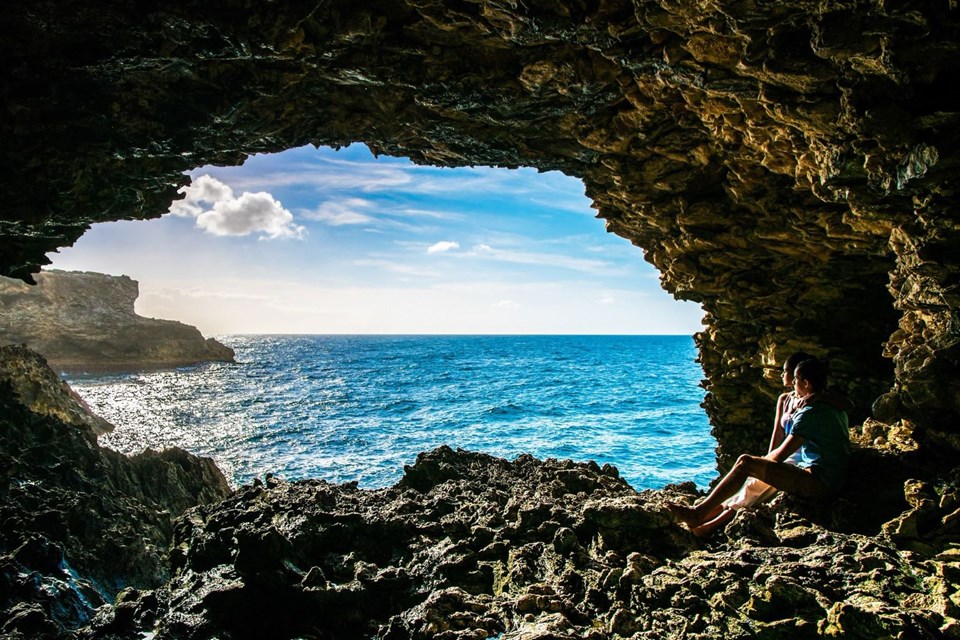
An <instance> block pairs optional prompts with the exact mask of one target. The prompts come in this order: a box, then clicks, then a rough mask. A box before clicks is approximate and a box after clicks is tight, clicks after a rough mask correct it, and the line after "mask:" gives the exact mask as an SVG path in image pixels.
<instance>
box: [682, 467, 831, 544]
mask: <svg viewBox="0 0 960 640" xmlns="http://www.w3.org/2000/svg"><path fill="white" fill-rule="evenodd" d="M747 478H757V479H759V480H762V481H763V482H766V483H767V484H769V485H770V486H772V487H774V488H776V489H779V490H781V491H786V492H787V493H793V494H796V495H801V496H807V497H812V496H821V495H824V494H825V493H826V487H824V486H823V484H822V483H821V482H820V481H819V480H817V479H816V478H815V477H814V476H813V473H811V472H810V470H808V469H801V468H799V467H796V466H794V465H792V464H787V463H785V462H774V461H772V460H767V459H766V458H761V457H758V456H750V455H742V456H740V457H739V458H738V459H737V462H736V464H734V465H733V467H732V468H731V469H730V471H728V472H727V475H725V476H724V477H723V479H722V480H721V481H720V482H719V483H718V484H717V486H715V487H714V488H713V491H711V492H710V494H709V495H708V496H707V497H706V498H704V499H703V501H702V502H700V503H698V504H696V505H694V506H693V507H688V506H686V505H681V504H675V503H668V504H667V507H668V508H669V509H670V511H671V513H673V514H674V516H676V517H677V518H678V519H679V520H681V521H682V522H684V523H685V524H686V525H687V526H689V527H691V528H695V527H700V526H702V525H703V524H704V523H706V522H708V521H709V520H711V519H712V518H715V517H716V516H717V515H718V514H719V513H720V512H719V511H718V509H721V508H722V503H723V501H724V500H726V499H727V498H729V497H730V496H732V495H733V494H735V493H736V492H737V490H738V489H739V488H740V486H741V485H742V484H743V482H744V481H745V480H746V479H747Z"/></svg>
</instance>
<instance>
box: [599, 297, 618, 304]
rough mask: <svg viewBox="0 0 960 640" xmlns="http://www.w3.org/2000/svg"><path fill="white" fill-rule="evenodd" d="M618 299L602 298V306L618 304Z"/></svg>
mask: <svg viewBox="0 0 960 640" xmlns="http://www.w3.org/2000/svg"><path fill="white" fill-rule="evenodd" d="M616 302H617V299H616V298H614V297H613V296H603V297H602V298H600V304H616Z"/></svg>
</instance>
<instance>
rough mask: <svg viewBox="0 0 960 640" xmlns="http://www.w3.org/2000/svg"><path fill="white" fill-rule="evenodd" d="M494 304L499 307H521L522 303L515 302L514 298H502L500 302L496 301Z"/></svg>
mask: <svg viewBox="0 0 960 640" xmlns="http://www.w3.org/2000/svg"><path fill="white" fill-rule="evenodd" d="M493 306H494V307H496V308H497V309H519V308H520V305H519V304H518V303H516V302H514V301H513V300H500V301H499V302H495V303H494V305H493Z"/></svg>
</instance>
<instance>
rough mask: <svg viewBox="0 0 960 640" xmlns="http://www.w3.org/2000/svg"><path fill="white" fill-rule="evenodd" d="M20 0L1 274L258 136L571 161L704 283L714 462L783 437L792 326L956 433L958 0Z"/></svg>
mask: <svg viewBox="0 0 960 640" xmlns="http://www.w3.org/2000/svg"><path fill="white" fill-rule="evenodd" d="M0 16H2V19H3V25H4V29H3V33H2V35H0V58H2V67H3V75H2V80H0V83H2V84H0V86H2V91H3V94H4V105H5V113H4V115H3V118H2V120H0V132H2V138H0V139H2V145H0V147H2V148H0V158H2V160H0V162H2V168H3V171H2V178H0V201H2V203H3V205H2V208H0V273H2V274H4V275H10V276H15V277H20V278H23V279H27V280H29V279H30V274H32V273H35V272H37V271H38V270H39V268H40V266H41V265H42V264H43V263H45V258H44V254H45V253H46V252H49V251H52V250H54V249H56V248H58V247H63V246H67V245H70V244H71V243H73V242H74V241H75V240H76V239H77V238H78V237H79V236H80V235H81V234H82V233H83V232H84V231H85V229H86V228H88V226H89V225H90V224H91V223H93V222H100V221H108V220H121V219H137V218H150V217H156V216H159V215H160V214H162V213H163V212H165V211H166V210H167V208H168V207H169V204H170V202H171V200H173V199H174V198H176V197H178V194H177V189H178V187H180V186H181V185H183V184H184V183H185V181H186V178H185V177H184V172H185V171H188V170H190V169H192V168H195V167H198V166H201V165H205V164H221V165H223V164H238V163H241V162H242V161H243V160H244V158H245V157H246V156H248V155H249V154H252V153H257V152H275V151H280V150H284V149H288V148H291V147H296V146H301V145H304V144H315V145H332V146H337V145H346V144H348V143H351V142H355V141H360V142H365V143H366V144H368V145H369V146H370V147H371V148H372V149H373V150H374V151H375V152H377V153H382V154H389V155H402V156H407V157H410V158H412V159H413V160H414V161H416V162H419V163H428V164H433V165H441V166H463V165H477V164H482V165H491V166H500V167H517V166H531V167H537V168H539V169H542V170H560V171H563V172H565V173H567V174H570V175H574V176H578V177H580V178H582V179H583V181H584V183H585V184H586V189H587V194H588V196H589V197H591V198H592V199H593V201H594V203H595V206H596V208H597V210H598V212H599V216H600V217H601V218H602V219H604V220H605V221H606V226H607V229H608V230H609V231H612V232H614V233H617V234H619V235H621V236H623V237H625V238H628V239H630V240H631V241H632V242H633V243H634V244H636V245H637V246H638V247H640V248H642V250H643V251H644V254H645V256H646V258H647V260H648V261H650V262H651V263H652V264H654V265H655V266H656V267H657V268H658V269H659V270H660V272H661V274H662V278H661V279H662V284H663V286H664V288H666V289H667V290H668V291H670V292H671V293H673V294H674V295H675V296H676V297H678V298H683V299H687V300H694V301H696V302H699V303H700V304H701V305H702V306H703V308H704V310H705V312H706V321H707V327H706V329H705V331H704V332H703V333H702V334H700V335H699V336H698V342H699V347H700V354H701V356H700V357H701V361H702V364H703V366H704V371H705V374H706V377H707V381H706V382H705V387H706V389H707V392H708V393H707V397H706V400H705V407H706V409H707V411H708V413H709V415H710V418H711V423H712V424H713V426H714V433H715V435H716V436H717V439H718V442H719V445H720V447H719V449H718V453H719V458H720V461H721V464H723V463H724V462H725V461H726V462H729V460H730V457H731V456H732V455H735V454H736V453H739V452H740V451H742V450H744V448H747V447H749V448H752V449H756V448H757V444H758V443H761V444H762V442H763V438H764V437H765V435H766V433H767V432H768V428H769V427H768V422H769V417H768V416H769V413H770V407H771V404H772V398H773V396H774V393H775V392H776V390H777V387H776V385H775V384H774V383H773V378H774V375H771V372H770V371H768V372H767V378H766V380H767V382H766V383H764V382H763V380H764V367H765V366H776V364H777V363H778V362H780V361H781V360H780V359H782V357H783V356H784V355H785V354H786V353H788V352H790V351H793V350H795V349H797V348H805V349H808V350H812V351H814V352H816V353H818V354H827V355H830V356H831V357H832V362H833V365H832V366H833V373H834V378H835V380H836V382H837V384H838V385H839V386H840V387H841V388H842V389H843V390H845V391H847V392H848V393H849V394H850V395H851V397H852V398H853V399H854V400H855V401H856V402H857V404H858V407H859V408H858V414H859V417H860V418H862V417H864V416H865V415H866V414H867V413H868V412H869V411H870V407H871V405H873V407H874V413H875V415H876V417H877V418H879V419H881V420H882V421H884V422H886V423H887V424H889V425H895V426H896V427H897V428H899V429H900V431H904V430H905V431H906V432H911V433H912V434H913V436H914V438H915V439H916V440H917V441H918V442H919V443H920V445H921V447H925V448H926V449H927V450H929V451H940V452H943V451H946V452H948V453H949V452H954V451H956V450H957V449H960V433H958V428H957V418H958V417H960V384H958V383H960V367H958V359H960V347H958V342H960V332H958V327H957V308H958V303H960V297H958V292H960V290H958V285H960V264H958V258H960V251H958V249H960V227H958V222H957V221H958V217H960V216H958V209H957V206H956V205H957V195H956V190H955V182H956V175H957V173H956V170H957V164H958V158H960V156H958V124H960V114H958V100H957V98H956V92H955V91H954V87H953V84H954V83H955V82H956V78H957V77H958V76H957V73H956V71H957V68H958V67H960V9H957V8H955V2H954V1H953V0H938V1H936V2H902V3H884V2H882V1H880V0H878V1H873V2H856V1H836V2H834V1H830V0H823V1H819V2H763V3H761V2H755V1H751V0H715V1H691V2H676V1H673V0H649V1H647V0H634V1H633V2H629V1H624V0H596V1H592V2H586V1H568V2H561V1H558V0H526V1H523V0H513V1H511V0H501V1H486V0H479V1H471V0H456V1H443V2H441V1H439V0H405V1H401V0H391V1H380V2H343V1H340V0H332V1H323V0H312V1H302V0H299V1H291V2H252V1H245V2H244V1H228V2H216V3H210V2H176V1H175V2H119V1H111V2H106V3H101V2H92V1H91V0H79V1H69V0H68V1H58V2H50V1H43V0H40V1H37V0H30V1H27V0H8V1H7V2H5V3H4V4H3V7H2V8H0ZM598 224H599V223H598ZM878 398H879V399H878ZM875 400H876V402H874V401H875Z"/></svg>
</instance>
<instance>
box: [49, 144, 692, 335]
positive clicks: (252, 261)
mask: <svg viewBox="0 0 960 640" xmlns="http://www.w3.org/2000/svg"><path fill="white" fill-rule="evenodd" d="M189 175H190V177H191V180H192V182H191V184H190V186H189V187H185V188H184V189H182V192H183V193H184V199H183V200H178V201H174V203H172V205H171V208H170V211H169V213H167V214H165V215H164V216H162V217H161V218H159V219H155V220H146V221H143V220H141V221H122V222H109V223H101V224H97V225H94V226H93V227H92V228H91V229H90V231H88V232H87V233H86V234H84V236H83V237H81V238H80V240H79V241H77V243H76V244H75V245H74V246H73V247H70V248H64V249H61V250H60V251H59V252H57V253H51V254H48V257H49V258H50V259H51V260H52V262H53V264H52V265H50V267H48V268H51V269H63V270H68V271H97V272H101V273H109V274H112V275H127V276H130V277H131V278H133V279H134V280H137V281H138V282H139V284H140V297H139V298H138V300H137V304H136V309H137V312H138V313H139V314H141V315H143V316H147V317H153V318H165V319H171V320H179V321H181V322H186V323H188V324H192V325H194V326H197V327H198V328H199V329H200V330H201V332H202V333H203V334H204V335H206V336H212V335H229V334H263V333H313V334H325V333H348V334H355V333H379V334H398V333H399V334H683V335H692V334H693V333H694V332H696V331H699V330H700V329H701V322H700V320H701V317H702V316H703V313H702V311H701V309H700V307H699V306H698V305H696V304H694V303H689V302H679V301H676V300H674V299H673V297H672V296H671V295H669V294H668V293H666V292H665V291H663V290H662V289H661V288H660V285H659V279H658V277H659V276H658V274H657V271H656V270H655V269H654V268H653V267H652V266H651V265H649V264H648V263H646V262H645V261H644V260H643V254H642V251H641V250H640V249H639V248H637V247H634V246H633V245H632V244H631V243H630V242H628V241H627V240H624V239H623V238H620V237H618V236H615V235H613V234H611V233H607V232H606V230H605V228H604V222H603V221H602V220H599V219H596V218H595V216H596V211H595V210H593V209H591V208H590V204H591V203H590V200H589V199H588V198H587V197H586V196H585V195H584V187H583V183H582V182H581V181H580V180H579V179H576V178H572V177H569V176H565V175H563V174H562V173H559V172H547V173H538V172H537V171H536V170H534V169H529V168H524V169H514V170H510V169H498V168H491V167H473V168H457V169H451V168H439V167H424V166H417V165H415V164H413V163H412V162H411V161H410V160H408V159H404V158H390V157H384V156H381V157H379V158H375V157H374V156H373V154H372V153H371V152H370V151H369V149H367V147H365V146H364V145H360V144H353V145H350V146H349V147H346V148H343V149H340V150H338V151H337V150H333V149H331V148H327V147H320V148H319V149H317V148H314V147H312V146H310V147H302V148H299V149H291V150H289V151H285V152H283V153H279V154H269V155H267V154H263V155H255V156H252V157H250V158H248V159H247V161H246V162H245V163H244V164H243V165H242V166H239V167H215V166H206V167H200V168H198V169H195V170H193V171H191V172H190V174H189Z"/></svg>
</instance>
